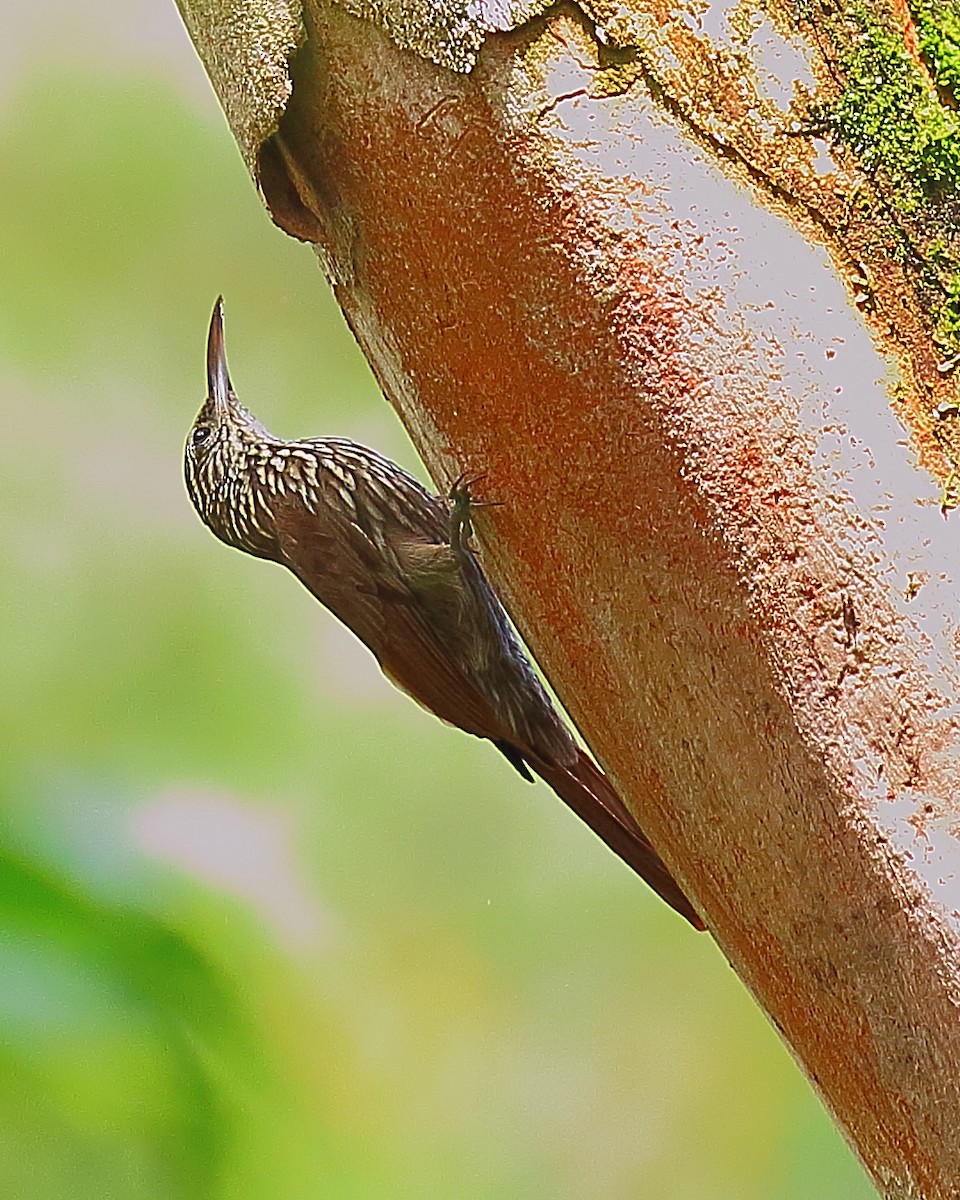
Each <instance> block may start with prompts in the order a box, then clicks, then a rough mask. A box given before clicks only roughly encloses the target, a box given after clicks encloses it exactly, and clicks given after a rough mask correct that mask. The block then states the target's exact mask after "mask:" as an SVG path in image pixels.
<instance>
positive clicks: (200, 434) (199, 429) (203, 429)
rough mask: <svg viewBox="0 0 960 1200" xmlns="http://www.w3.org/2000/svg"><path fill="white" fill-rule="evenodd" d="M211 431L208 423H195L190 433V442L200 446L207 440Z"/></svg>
mask: <svg viewBox="0 0 960 1200" xmlns="http://www.w3.org/2000/svg"><path fill="white" fill-rule="evenodd" d="M212 432H213V430H211V428H210V426H209V425H195V426H194V427H193V432H192V433H191V434H190V442H191V444H192V445H194V446H202V445H203V443H204V442H205V441H207V440H208V438H209V437H210V434H211V433H212Z"/></svg>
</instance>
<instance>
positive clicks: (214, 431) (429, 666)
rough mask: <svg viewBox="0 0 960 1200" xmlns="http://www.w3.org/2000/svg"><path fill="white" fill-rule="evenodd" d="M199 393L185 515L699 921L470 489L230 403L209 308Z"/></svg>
mask: <svg viewBox="0 0 960 1200" xmlns="http://www.w3.org/2000/svg"><path fill="white" fill-rule="evenodd" d="M207 387H208V394H207V399H206V402H205V403H204V405H203V407H202V408H201V409H200V412H199V414H198V416H197V419H196V421H195V422H194V425H193V428H192V429H191V431H190V436H189V437H188V438H187V444H186V452H185V474H186V480H187V490H188V491H189V493H190V499H191V500H192V501H193V503H194V506H195V507H196V510H197V512H198V513H199V514H200V517H201V519H202V520H203V521H204V523H205V524H206V525H208V526H209V528H210V529H211V530H212V531H213V532H214V533H215V534H216V536H217V537H218V538H219V539H220V540H221V541H223V542H226V544H227V545H228V546H234V547H236V548H237V549H238V550H244V551H246V553H247V554H252V555H254V556H255V557H257V558H266V559H269V560H270V561H272V562H278V563H281V564H282V565H283V566H285V567H287V568H288V569H289V570H291V571H292V572H293V574H294V575H296V577H297V578H298V579H299V580H300V582H301V583H302V584H304V586H305V587H306V588H307V589H308V591H311V592H312V593H313V594H314V596H316V598H317V599H318V600H319V601H320V602H321V604H325V605H326V606H327V608H329V609H330V610H331V612H333V613H334V615H335V616H337V617H339V618H340V620H341V621H342V622H343V623H344V624H345V625H346V626H348V628H350V629H351V630H353V632H354V633H355V634H356V635H357V637H359V638H360V640H361V641H363V642H364V643H365V644H366V645H367V646H368V647H369V649H370V650H372V651H373V653H374V655H375V656H376V658H377V660H378V662H379V663H380V667H381V669H382V670H383V672H384V674H385V675H386V676H387V677H388V678H389V679H391V680H392V681H393V682H394V683H395V684H397V685H398V686H399V687H400V688H402V689H403V691H405V692H407V693H408V694H409V695H410V696H412V697H413V698H414V699H415V700H417V701H419V702H420V704H422V705H423V706H424V707H425V708H427V709H429V710H430V711H431V712H433V713H435V714H436V715H437V716H438V717H440V718H441V719H442V720H444V721H446V722H448V723H449V724H451V725H456V726H458V727H459V728H460V729H463V730H466V732H467V733H472V734H473V735H474V736H475V737H479V738H488V739H489V740H490V741H491V742H493V744H494V745H495V746H496V747H497V749H498V750H500V751H501V752H502V753H503V754H504V755H505V756H506V758H507V759H508V760H509V761H510V762H511V763H512V764H513V766H514V767H516V769H517V770H518V771H519V772H520V774H521V775H522V776H523V777H524V778H525V779H528V780H531V779H532V776H531V774H530V772H531V771H533V772H534V773H535V774H537V775H539V776H540V778H541V779H543V780H545V781H546V782H547V783H548V784H549V785H550V786H551V787H552V788H553V790H554V791H555V792H556V793H557V795H558V796H559V797H560V798H561V799H562V800H564V801H565V802H566V803H567V804H568V805H569V806H570V807H571V808H572V809H573V811H574V812H575V813H576V814H577V815H578V816H579V817H581V818H582V820H584V821H585V822H586V823H587V824H588V825H589V826H590V828H591V829H592V830H593V831H594V832H595V833H597V834H598V835H599V836H600V837H601V838H602V839H603V840H604V841H605V842H606V843H607V845H608V846H609V847H610V849H611V850H613V851H614V852H615V853H616V854H618V855H619V856H620V857H621V858H622V859H623V861H624V862H625V863H627V864H628V865H629V866H631V867H632V868H633V869H634V871H636V872H637V874H638V875H641V876H642V877H643V878H644V879H645V880H646V881H647V882H648V883H649V884H650V886H651V887H652V888H653V889H654V891H656V892H658V893H659V894H660V896H662V897H663V899H664V900H666V902H667V903H668V904H670V905H672V906H673V907H674V908H675V909H676V910H677V912H679V913H682V914H683V916H685V917H686V918H687V920H688V921H690V923H691V924H692V925H694V926H696V927H697V928H698V929H702V928H703V923H702V921H701V920H700V918H699V916H698V915H697V913H696V911H695V910H694V908H693V906H692V905H691V904H690V901H689V900H688V899H687V897H686V896H685V895H684V894H683V892H682V891H681V890H680V887H679V885H678V884H677V882H676V880H674V879H673V877H672V876H671V875H670V872H669V871H668V870H667V868H666V866H665V865H664V863H663V862H662V861H661V859H660V857H659V855H658V854H657V852H656V851H655V850H654V849H653V847H652V846H651V845H650V842H649V841H648V840H647V838H646V837H645V836H644V834H643V831H642V830H641V829H640V827H639V826H638V824H637V822H636V821H635V820H634V818H633V817H632V816H631V814H630V812H629V811H628V809H627V808H626V806H625V805H624V804H623V802H622V801H621V799H620V797H619V796H618V795H617V793H616V792H615V791H614V789H613V786H612V785H611V784H610V782H609V781H608V780H607V778H606V776H604V775H603V773H602V772H601V771H600V769H599V767H597V766H596V765H595V764H594V762H593V760H592V759H591V758H590V757H589V755H587V754H586V752H585V751H583V750H581V749H580V748H579V747H578V746H577V744H576V742H575V741H574V739H573V735H572V734H571V733H570V731H569V730H568V728H567V727H566V725H565V724H564V723H563V721H562V720H561V719H560V716H559V715H558V713H557V712H556V710H555V709H554V707H553V705H552V704H551V702H550V700H549V698H548V697H547V694H546V692H545V691H544V689H543V688H542V687H541V685H540V682H539V680H538V679H537V676H536V674H535V673H534V670H533V667H532V666H531V665H530V662H529V660H528V659H527V656H526V654H525V653H524V651H523V648H522V647H521V645H520V642H519V640H518V639H517V636H516V634H515V633H514V631H513V628H512V626H511V624H510V622H509V620H508V618H507V615H506V613H505V611H504V609H503V607H502V606H501V604H500V602H499V600H498V599H497V598H496V596H495V595H494V593H493V590H492V588H491V587H490V584H489V583H488V582H487V579H486V576H485V575H484V573H483V570H482V569H481V567H480V564H479V562H478V561H477V558H476V555H475V553H474V550H473V549H472V547H471V545H470V534H471V521H470V516H471V500H470V492H469V485H466V484H464V483H462V482H461V484H460V485H459V486H456V487H455V488H454V489H453V491H452V492H451V495H450V498H449V499H444V498H442V497H440V496H436V495H433V494H432V493H431V492H429V491H427V490H426V489H425V488H424V487H422V486H421V485H420V484H419V483H418V482H417V481H416V480H415V479H414V478H413V476H411V475H408V474H407V472H406V471H404V470H403V468H402V467H399V466H397V465H396V463H392V462H390V461H389V460H388V459H385V458H382V457H381V456H380V455H379V454H377V453H375V452H374V451H373V450H368V449H366V448H365V447H363V446H360V445H357V443H356V442H350V441H347V440H345V439H343V438H305V439H303V440H302V441H294V442H287V441H282V440H281V439H280V438H276V437H274V436H273V435H272V434H270V433H268V432H267V430H266V429H264V427H263V426H262V425H261V424H260V422H259V421H258V420H257V419H256V418H255V417H253V416H252V415H251V414H250V413H249V412H247V410H246V409H245V408H244V407H243V405H241V404H240V402H239V400H238V399H237V397H236V394H235V393H234V390H233V387H232V385H231V383H230V376H229V375H228V374H227V360H226V355H225V351H224V344H223V308H222V303H221V301H219V300H218V301H217V304H216V307H215V308H214V310H213V319H212V320H211V322H210V333H209V337H208V340H207Z"/></svg>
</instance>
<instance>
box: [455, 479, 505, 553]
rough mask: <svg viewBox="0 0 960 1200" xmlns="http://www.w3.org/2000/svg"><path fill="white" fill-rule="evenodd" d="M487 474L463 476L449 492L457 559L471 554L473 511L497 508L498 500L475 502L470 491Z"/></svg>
mask: <svg viewBox="0 0 960 1200" xmlns="http://www.w3.org/2000/svg"><path fill="white" fill-rule="evenodd" d="M486 477H487V476H486V474H485V473H484V474H481V475H470V476H467V475H461V476H460V477H459V478H458V479H457V480H456V482H455V483H454V484H453V487H451V489H450V492H449V497H448V498H449V500H450V547H451V549H452V550H453V552H454V554H455V555H456V556H457V558H463V556H464V555H466V554H468V553H469V544H468V543H469V541H470V539H471V538H472V537H473V510H474V509H475V508H495V507H496V506H497V504H498V501H496V500H474V499H473V497H472V496H471V494H470V489H471V488H472V487H473V485H474V484H475V483H479V482H480V481H481V480H483V479H486Z"/></svg>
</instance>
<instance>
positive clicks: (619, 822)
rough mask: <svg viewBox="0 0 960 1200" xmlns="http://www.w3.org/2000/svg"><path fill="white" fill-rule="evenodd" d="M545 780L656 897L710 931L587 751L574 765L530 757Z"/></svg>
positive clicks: (693, 924)
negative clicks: (563, 765)
mask: <svg viewBox="0 0 960 1200" xmlns="http://www.w3.org/2000/svg"><path fill="white" fill-rule="evenodd" d="M527 761H528V763H529V766H530V768H531V769H532V770H534V771H535V772H536V773H537V774H538V775H539V776H540V778H541V779H542V780H543V781H544V783H548V784H549V785H550V786H551V787H552V788H553V790H554V791H555V792H556V793H557V795H558V796H559V797H560V799H561V800H562V801H563V802H564V803H565V804H566V805H568V806H569V807H570V808H572V809H573V811H574V812H575V813H576V814H577V816H578V817H579V818H580V819H581V820H582V821H584V822H585V823H586V824H587V825H589V826H590V828H591V829H592V830H593V832H594V833H595V834H596V835H597V836H598V837H600V838H602V839H603V841H605V842H606V843H607V845H608V846H609V847H610V849H611V850H612V851H613V852H614V854H617V855H619V857H620V858H622V859H623V861H624V862H625V863H626V864H627V866H628V867H631V868H632V869H633V870H634V871H636V873H637V874H638V875H639V876H640V877H641V879H645V880H646V882H647V883H648V884H649V885H650V886H651V887H652V888H653V890H654V891H655V892H656V893H657V895H658V896H659V897H660V898H661V899H662V900H665V901H666V902H667V904H669V905H670V907H671V908H673V909H676V911H677V912H678V913H680V915H681V916H683V917H686V918H687V920H688V921H689V922H690V924H691V925H692V926H693V927H694V928H695V929H706V926H705V925H704V923H703V921H702V919H701V918H700V916H699V915H698V913H697V911H696V909H695V908H694V907H693V905H692V904H691V903H690V901H689V900H688V899H687V897H686V896H685V895H684V893H683V892H682V891H681V889H680V885H679V884H678V883H677V881H676V880H675V879H674V878H673V876H672V875H671V874H670V872H669V871H668V870H667V868H666V865H665V864H664V862H663V860H662V859H661V857H660V855H659V854H657V852H656V850H654V848H653V846H651V845H650V843H649V842H648V841H647V838H646V836H645V834H644V832H643V830H642V829H641V828H640V826H639V825H638V824H637V822H636V821H635V820H634V818H633V816H632V815H631V814H630V811H629V810H628V809H627V807H626V805H625V804H624V803H623V801H622V800H621V799H620V797H619V796H618V795H617V793H616V792H615V791H614V789H613V786H612V784H611V783H610V781H609V780H608V779H607V777H606V776H605V775H604V774H603V773H602V772H601V770H600V769H599V767H597V766H596V765H595V764H594V762H593V760H592V759H591V758H590V756H589V755H588V754H586V753H585V752H584V751H582V750H581V751H580V757H579V759H578V760H577V762H576V763H574V765H573V766H572V767H561V766H557V765H552V764H548V763H540V762H537V761H535V760H533V761H531V760H529V759H528V760H527Z"/></svg>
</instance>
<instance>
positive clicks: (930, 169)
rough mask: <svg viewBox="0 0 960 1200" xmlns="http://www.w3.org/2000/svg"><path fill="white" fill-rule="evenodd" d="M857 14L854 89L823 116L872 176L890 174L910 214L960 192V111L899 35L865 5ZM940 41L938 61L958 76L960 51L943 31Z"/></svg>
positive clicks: (849, 56)
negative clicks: (940, 91)
mask: <svg viewBox="0 0 960 1200" xmlns="http://www.w3.org/2000/svg"><path fill="white" fill-rule="evenodd" d="M849 16H850V17H851V18H852V20H853V22H854V23H855V26H856V33H855V36H854V39H853V45H852V48H851V49H848V50H847V51H846V53H845V61H844V62H843V67H844V73H845V75H846V77H847V84H846V87H845V88H844V91H843V93H842V94H841V96H840V97H839V98H838V99H837V100H836V101H835V102H834V103H833V104H832V105H831V106H830V107H829V109H828V110H827V111H826V112H824V113H823V116H824V118H825V121H826V123H827V125H828V126H829V128H830V129H831V130H832V131H833V132H834V134H835V135H836V136H837V137H838V138H839V139H840V140H841V141H843V142H844V143H846V144H847V145H848V146H850V148H851V149H852V150H854V151H855V152H856V154H858V155H859V157H860V158H861V160H862V161H863V164H864V166H865V167H866V168H867V169H868V170H870V171H882V172H883V174H884V175H885V176H886V177H887V178H888V179H889V181H890V182H891V183H892V184H893V185H894V188H895V191H896V195H895V200H896V202H897V204H898V205H899V206H900V207H901V208H903V209H905V210H908V211H911V210H913V209H915V208H916V207H917V206H918V204H920V203H921V202H922V200H923V199H924V198H925V197H931V196H936V195H938V194H944V193H946V192H955V191H957V190H960V189H958V185H960V112H957V111H956V110H955V109H953V108H947V107H945V106H944V105H943V104H942V103H941V102H940V97H939V96H938V95H937V92H936V89H935V88H934V87H933V85H932V83H931V81H930V79H929V78H928V77H927V76H926V73H925V72H924V71H923V70H922V69H921V68H920V66H919V65H918V64H917V63H915V62H914V60H913V58H912V57H911V56H910V54H909V53H908V51H907V49H906V47H905V46H904V42H903V35H902V33H901V32H900V31H899V30H896V29H891V28H888V27H887V26H885V25H882V24H881V23H880V22H879V21H878V20H877V19H876V17H875V16H874V15H873V13H872V12H871V11H870V9H868V8H867V6H866V5H864V4H855V5H853V6H852V7H851V9H850V10H849ZM933 23H934V22H933V19H932V18H931V21H930V22H929V24H931V26H932V25H933ZM941 26H942V23H941ZM938 35H939V41H938V43H937V44H938V47H940V49H939V50H938V53H939V54H940V58H939V59H938V61H942V62H943V63H944V67H943V68H942V69H943V71H944V72H950V71H952V70H955V69H956V68H957V67H958V62H957V59H956V57H955V55H954V53H953V52H954V51H956V45H955V43H954V42H952V41H950V40H949V39H948V38H947V37H946V36H945V35H944V34H943V29H942V28H939V29H938ZM947 50H950V51H951V53H947ZM951 77H952V76H951Z"/></svg>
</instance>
